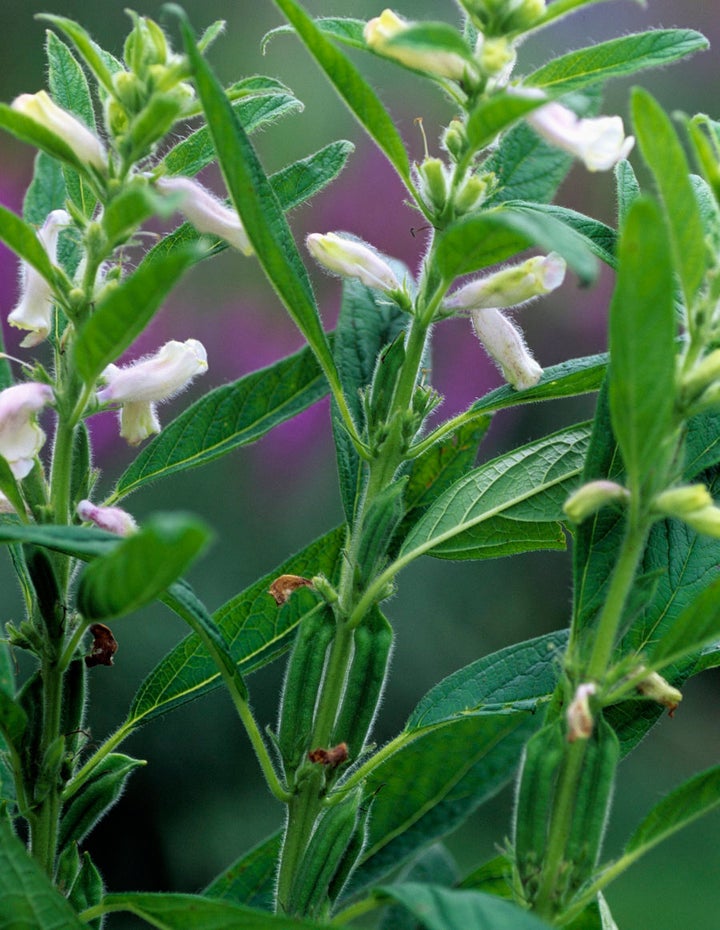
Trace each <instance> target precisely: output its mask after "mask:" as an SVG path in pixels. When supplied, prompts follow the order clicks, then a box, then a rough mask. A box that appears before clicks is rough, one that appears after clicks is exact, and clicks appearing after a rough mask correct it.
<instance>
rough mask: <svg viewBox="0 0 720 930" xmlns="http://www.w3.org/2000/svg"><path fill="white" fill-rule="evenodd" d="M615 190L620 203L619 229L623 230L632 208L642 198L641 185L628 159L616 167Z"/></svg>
mask: <svg viewBox="0 0 720 930" xmlns="http://www.w3.org/2000/svg"><path fill="white" fill-rule="evenodd" d="M615 188H616V193H617V203H618V227H619V228H622V227H623V226H624V225H625V223H626V222H627V215H628V213H629V212H630V207H631V206H632V205H633V203H634V202H635V201H636V200H637V199H638V197H639V196H640V184H639V183H638V179H637V178H636V177H635V172H634V171H633V168H632V165H631V164H630V162H629V161H627V159H623V160H622V161H620V162H618V163H617V165H615Z"/></svg>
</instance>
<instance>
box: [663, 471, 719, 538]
mask: <svg viewBox="0 0 720 930" xmlns="http://www.w3.org/2000/svg"><path fill="white" fill-rule="evenodd" d="M653 510H654V511H655V512H656V513H661V514H663V515H664V516H668V517H676V518H677V519H679V520H682V521H683V522H684V523H687V525H688V526H690V527H692V529H694V530H695V531H696V532H698V533H703V534H704V535H706V536H714V537H715V538H720V508H719V507H716V506H715V503H714V501H713V499H712V497H711V496H710V492H709V491H708V489H707V488H706V487H705V485H703V484H691V485H687V486H686V487H683V488H670V490H668V491H663V492H662V494H658V496H657V497H656V498H655V500H654V501H653Z"/></svg>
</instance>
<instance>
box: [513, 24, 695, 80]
mask: <svg viewBox="0 0 720 930" xmlns="http://www.w3.org/2000/svg"><path fill="white" fill-rule="evenodd" d="M707 47H708V41H707V39H706V38H705V36H703V35H702V34H701V33H699V32H695V31H694V30H693V29H652V30H650V31H649V32H640V33H636V34H634V35H629V36H622V37H621V38H619V39H610V41H608V42H600V43H599V44H597V45H591V46H589V47H588V48H582V49H578V50H577V51H575V52H569V53H568V54H567V55H561V56H560V57H559V58H555V59H553V60H552V61H550V62H548V63H547V64H546V65H543V67H542V68H539V69H538V70H537V71H533V73H532V74H529V75H528V76H527V77H526V78H525V83H526V84H529V85H530V86H534V87H542V88H543V89H544V90H549V91H552V92H553V93H557V92H563V93H564V92H567V91H571V90H580V89H581V88H583V87H588V86H590V85H591V84H595V83H597V82H600V81H606V80H609V79H610V78H619V77H627V76H628V75H630V74H635V73H636V72H638V71H644V70H646V69H647V68H657V67H662V66H664V65H667V64H670V62H673V61H677V60H678V59H679V58H685V57H686V56H688V55H692V54H693V53H694V52H697V51H701V50H702V49H705V48H707Z"/></svg>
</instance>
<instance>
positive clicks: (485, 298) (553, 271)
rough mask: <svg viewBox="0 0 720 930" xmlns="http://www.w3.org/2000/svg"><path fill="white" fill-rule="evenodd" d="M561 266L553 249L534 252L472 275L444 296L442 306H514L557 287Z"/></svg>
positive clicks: (562, 274) (561, 278) (563, 265)
mask: <svg viewBox="0 0 720 930" xmlns="http://www.w3.org/2000/svg"><path fill="white" fill-rule="evenodd" d="M565 269H566V263H565V260H564V259H563V258H562V257H561V256H560V255H558V254H557V252H551V253H550V254H549V255H545V256H543V255H536V256H535V257H534V258H529V259H528V260H527V261H525V262H522V263H521V264H519V265H513V266H510V267H509V268H503V269H501V270H500V271H496V272H494V273H493V274H490V275H487V276H486V277H484V278H476V279H475V280H474V281H471V282H470V283H469V284H466V285H464V287H461V288H460V289H459V290H457V291H455V293H454V294H451V295H450V296H449V297H447V298H445V301H444V305H445V307H446V308H449V309H451V310H460V311H471V310H484V309H488V308H490V307H493V308H495V309H498V308H508V307H517V306H518V305H520V304H524V303H527V302H528V301H530V300H533V299H534V298H535V297H540V296H542V295H544V294H549V293H550V292H551V291H554V290H555V289H556V288H558V287H560V285H561V284H562V283H563V281H564V280H565Z"/></svg>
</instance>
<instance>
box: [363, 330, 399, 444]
mask: <svg viewBox="0 0 720 930" xmlns="http://www.w3.org/2000/svg"><path fill="white" fill-rule="evenodd" d="M404 361H405V334H404V333H399V334H398V336H397V337H396V338H395V339H394V340H393V341H392V342H391V343H390V344H389V345H387V346H385V348H384V349H383V350H382V351H381V352H380V354H379V356H378V360H377V364H376V366H375V371H374V373H373V379H372V385H371V387H370V393H369V395H368V402H367V410H366V416H367V422H368V424H369V426H370V427H371V428H372V427H373V426H375V425H377V424H380V423H385V421H386V420H387V418H388V415H389V413H390V409H391V407H392V399H393V397H394V396H395V388H396V386H397V380H398V376H399V374H400V370H401V368H402V366H403V363H404Z"/></svg>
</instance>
